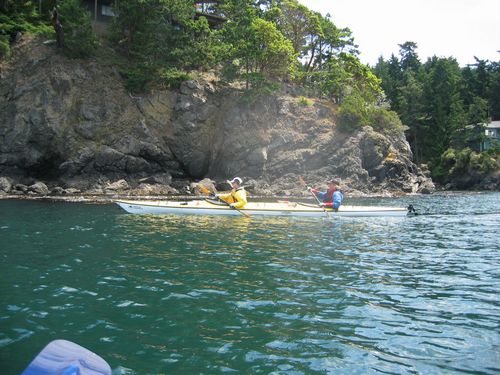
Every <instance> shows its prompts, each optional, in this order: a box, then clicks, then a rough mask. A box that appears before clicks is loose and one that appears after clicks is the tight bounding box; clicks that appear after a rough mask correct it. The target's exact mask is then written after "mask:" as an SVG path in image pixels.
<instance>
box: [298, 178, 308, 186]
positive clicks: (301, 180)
mask: <svg viewBox="0 0 500 375" xmlns="http://www.w3.org/2000/svg"><path fill="white" fill-rule="evenodd" d="M299 182H300V184H301V185H302V186H307V184H306V182H305V181H304V179H303V178H302V176H299Z"/></svg>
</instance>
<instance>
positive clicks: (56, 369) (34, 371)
mask: <svg viewBox="0 0 500 375" xmlns="http://www.w3.org/2000/svg"><path fill="white" fill-rule="evenodd" d="M52 374H61V375H111V367H109V365H108V363H107V362H106V361H105V360H104V359H102V358H101V357H99V356H98V355H97V354H95V353H93V352H91V351H90V350H88V349H85V348H84V347H83V346H80V345H78V344H75V343H73V342H71V341H67V340H54V341H51V342H50V343H49V344H47V346H46V347H45V348H43V350H42V351H41V352H40V353H39V354H38V355H37V356H36V357H35V359H33V361H32V362H31V363H30V364H29V366H28V367H27V368H26V369H25V370H24V371H23V373H22V374H21V375H52Z"/></svg>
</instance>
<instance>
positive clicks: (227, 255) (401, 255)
mask: <svg viewBox="0 0 500 375" xmlns="http://www.w3.org/2000/svg"><path fill="white" fill-rule="evenodd" d="M348 203H349V204H353V203H354V204H356V203H358V204H382V205H384V204H385V205H398V206H406V205H407V204H409V203H412V204H413V205H414V206H415V207H416V208H417V209H418V210H419V211H420V213H421V215H419V216H416V217H413V218H402V219H401V218H397V219H395V218H392V219H390V218H385V219H384V218H382V219H381V218H378V219H368V218H367V219H363V218H355V219H354V218H353V219H345V218H344V219H342V218H341V219H336V220H328V219H325V218H321V219H318V218H310V219H308V218H301V219H293V218H251V219H247V218H244V217H227V218H225V217H209V216H207V217H202V216H162V217H160V216H135V215H129V214H126V213H124V211H121V210H120V209H119V208H118V207H117V206H114V205H91V204H74V203H72V204H70V203H66V204H65V203H49V202H28V201H0V370H1V371H0V373H1V374H6V375H8V374H19V373H21V372H22V370H23V369H24V368H25V367H26V366H27V365H28V364H29V362H30V361H31V360H32V359H33V357H34V356H35V355H36V354H37V353H38V352H39V351H40V350H41V349H42V348H43V347H44V346H45V345H46V344H47V343H48V342H50V341H51V340H54V339H67V340H70V341H73V342H76V343H78V344H80V345H82V346H84V347H86V348H88V349H90V350H92V351H93V352H95V353H97V354H99V355H100V356H101V357H103V358H104V359H105V360H106V361H107V362H108V363H109V364H110V366H111V368H112V369H113V373H114V374H221V373H239V374H381V373H383V374H498V373H499V372H500V354H499V353H500V338H499V337H500V335H499V331H500V330H499V323H500V299H499V295H500V294H499V292H500V267H499V263H500V260H499V259H500V257H499V248H500V245H499V240H498V238H499V236H498V232H499V229H500V194H499V193H490V194H449V195H433V196H424V197H411V198H400V199H385V200H375V199H365V200H354V199H351V200H350V202H348Z"/></svg>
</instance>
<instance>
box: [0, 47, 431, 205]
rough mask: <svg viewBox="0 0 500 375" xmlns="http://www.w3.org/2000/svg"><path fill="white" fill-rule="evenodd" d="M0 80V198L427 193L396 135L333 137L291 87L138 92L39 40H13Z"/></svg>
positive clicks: (326, 115)
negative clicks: (215, 189)
mask: <svg viewBox="0 0 500 375" xmlns="http://www.w3.org/2000/svg"><path fill="white" fill-rule="evenodd" d="M0 74H1V77H0V78H1V80H0V177H2V176H3V177H5V179H4V180H3V181H4V184H3V185H5V187H4V188H3V190H4V191H5V190H7V187H8V185H9V184H10V187H9V189H10V192H14V191H24V192H26V191H27V188H26V187H27V186H29V185H32V184H34V183H35V182H37V181H41V182H44V183H45V184H46V185H47V186H48V190H52V191H53V192H61V191H73V192H76V191H81V192H102V191H105V190H106V189H113V188H116V189H119V190H124V189H125V190H128V189H131V191H132V192H137V194H148V193H149V194H155V193H156V194H166V193H175V192H179V189H181V188H182V187H184V186H186V185H187V184H189V183H190V182H192V181H197V180H200V179H203V178H207V177H208V178H210V179H212V180H215V181H225V180H226V179H227V178H229V177H232V176H235V175H238V176H240V177H242V178H243V179H244V180H245V182H246V184H247V185H252V186H253V188H254V190H253V191H254V193H255V194H257V195H270V194H279V195H282V194H285V195H288V194H293V195H300V194H302V193H303V187H302V186H300V184H298V176H303V177H304V178H305V179H306V181H308V183H310V184H320V185H321V184H323V183H324V181H325V179H327V178H330V177H337V178H340V180H341V182H342V185H343V187H344V188H345V189H346V190H350V191H351V192H352V193H353V194H356V193H359V194H368V193H414V192H430V191H432V190H433V184H432V182H431V181H430V179H429V178H428V177H427V176H426V175H425V174H424V173H422V171H421V170H420V169H419V168H418V167H417V166H416V165H415V164H414V163H413V162H412V155H411V151H410V148H409V145H408V143H407V142H406V140H405V137H404V134H398V135H393V136H387V135H382V134H380V133H376V132H374V131H373V129H372V128H371V127H365V128H364V129H362V130H360V131H358V132H356V133H345V132H342V131H339V129H338V128H337V127H336V124H335V112H336V107H335V106H334V105H332V104H331V103H329V102H322V101H320V100H314V101H311V103H304V101H303V100H302V101H301V100H299V98H298V97H297V96H296V95H294V92H295V91H296V90H294V89H292V88H290V87H284V88H282V89H281V90H280V91H278V92H274V93H272V94H259V95H254V96H251V95H248V92H245V91H244V90H242V89H239V88H238V87H235V86H229V85H222V84H221V83H220V82H218V81H216V80H215V78H210V76H209V75H208V74H204V75H203V76H202V75H200V78H197V79H193V80H191V81H187V82H184V83H183V84H182V85H181V87H180V88H179V89H178V90H167V89H165V90H162V91H156V92H153V93H151V94H149V95H144V96H140V97H136V96H132V95H130V94H129V93H128V92H126V91H125V90H124V88H123V84H122V79H121V77H120V75H119V73H118V72H117V70H116V68H115V67H114V66H113V64H111V63H110V62H109V60H105V59H102V58H95V59H91V60H68V59H67V58H65V57H63V56H62V55H59V54H57V53H56V52H55V48H54V47H53V46H46V45H44V44H43V43H42V42H41V41H40V40H38V39H25V40H23V41H21V42H20V43H19V44H18V45H17V46H16V47H15V48H14V53H13V57H12V58H11V59H10V60H9V61H7V62H4V63H3V64H2V66H1V71H0ZM123 180H124V181H123ZM116 181H120V183H118V184H117V183H116ZM0 185H2V184H0ZM1 189H2V188H1V186H0V190H1ZM33 189H34V188H32V189H31V190H32V191H33Z"/></svg>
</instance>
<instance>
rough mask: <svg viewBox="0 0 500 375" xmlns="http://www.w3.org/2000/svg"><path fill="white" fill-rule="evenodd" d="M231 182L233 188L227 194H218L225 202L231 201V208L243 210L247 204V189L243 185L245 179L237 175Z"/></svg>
mask: <svg viewBox="0 0 500 375" xmlns="http://www.w3.org/2000/svg"><path fill="white" fill-rule="evenodd" d="M229 182H230V183H231V187H232V188H233V189H232V190H231V192H230V193H227V194H217V195H216V196H217V198H220V199H221V200H223V201H224V202H226V203H229V206H230V207H231V208H236V209H238V210H241V209H242V208H244V207H245V205H246V204H247V192H246V191H245V188H244V187H243V186H241V184H242V183H243V181H242V180H241V178H239V177H235V178H233V179H232V180H231V181H229Z"/></svg>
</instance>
